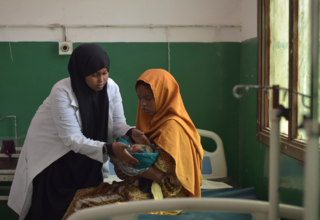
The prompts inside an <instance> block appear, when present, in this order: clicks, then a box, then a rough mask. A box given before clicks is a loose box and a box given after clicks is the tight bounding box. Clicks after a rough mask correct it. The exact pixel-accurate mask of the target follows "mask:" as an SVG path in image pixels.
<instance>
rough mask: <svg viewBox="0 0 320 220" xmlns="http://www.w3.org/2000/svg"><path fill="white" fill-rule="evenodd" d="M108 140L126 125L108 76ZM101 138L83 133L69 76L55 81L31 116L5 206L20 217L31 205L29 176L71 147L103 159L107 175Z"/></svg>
mask: <svg viewBox="0 0 320 220" xmlns="http://www.w3.org/2000/svg"><path fill="white" fill-rule="evenodd" d="M107 83H108V87H107V90H108V98H109V121H108V142H109V141H110V139H111V136H112V137H113V138H117V137H119V136H121V135H124V134H125V133H126V132H127V131H128V130H129V129H130V126H129V125H127V124H126V119H125V117H124V112H123V105H122V98H121V95H120V91H119V87H118V85H117V84H116V83H115V82H114V81H113V80H112V79H111V78H109V79H108V82H107ZM103 144H104V143H103V142H100V141H94V140H91V139H88V138H86V137H85V136H83V134H82V132H81V119H80V113H79V107H78V102H77V98H76V96H75V94H74V93H73V91H72V87H71V80H70V78H66V79H63V80H61V81H59V82H57V83H56V84H55V85H54V87H53V88H52V90H51V93H50V95H49V97H48V98H47V99H46V100H45V101H44V102H43V104H42V105H41V106H40V107H39V109H38V110H37V112H36V114H35V116H34V117H33V119H32V121H31V124H30V127H29V130H28V133H27V137H26V139H25V142H24V145H23V147H22V151H21V154H20V157H19V161H18V165H17V168H16V172H15V175H14V180H13V183H12V187H11V190H10V195H9V200H8V206H9V207H11V208H12V209H13V210H14V211H15V212H17V213H18V214H19V215H20V218H19V219H24V218H25V217H26V214H27V213H28V211H29V208H30V206H31V197H32V192H33V185H32V180H33V178H34V177H35V176H36V175H37V174H39V173H40V172H41V171H42V170H44V169H45V168H46V167H48V166H49V165H50V164H51V163H53V162H54V161H56V160H57V159H59V158H60V157H62V156H63V155H65V154H66V153H68V152H69V151H71V150H73V151H74V152H76V153H81V154H84V155H87V156H88V157H90V158H92V159H94V160H97V161H100V162H102V163H104V165H103V168H102V172H103V177H104V178H105V177H108V174H109V167H108V163H106V162H107V160H108V157H107V156H106V155H105V156H103V154H102V146H103Z"/></svg>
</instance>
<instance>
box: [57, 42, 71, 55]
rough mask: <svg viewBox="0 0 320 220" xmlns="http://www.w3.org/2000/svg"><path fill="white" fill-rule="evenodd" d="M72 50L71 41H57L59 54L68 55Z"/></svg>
mask: <svg viewBox="0 0 320 220" xmlns="http://www.w3.org/2000/svg"><path fill="white" fill-rule="evenodd" d="M72 51H73V44H72V42H66V41H64V42H59V55H70V54H72Z"/></svg>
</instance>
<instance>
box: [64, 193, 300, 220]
mask: <svg viewBox="0 0 320 220" xmlns="http://www.w3.org/2000/svg"><path fill="white" fill-rule="evenodd" d="M173 208H174V210H193V211H213V210H214V211H218V212H219V211H220V212H234V213H246V214H251V215H252V216H253V217H254V219H256V220H266V219H267V216H268V209H269V202H263V201H254V200H245V199H229V198H228V199H227V198H202V199H200V198H171V199H164V200H143V201H135V202H128V203H123V204H111V205H104V206H97V207H92V208H87V209H83V210H80V211H78V212H76V213H74V214H72V215H71V216H70V217H69V218H68V220H87V219H90V220H99V219H107V218H108V219H110V220H123V219H126V220H134V219H136V218H137V216H138V215H139V213H145V212H150V211H172V209H173ZM279 215H280V217H281V218H286V219H293V220H300V219H302V217H303V208H300V207H296V206H291V205H284V204H280V205H279Z"/></svg>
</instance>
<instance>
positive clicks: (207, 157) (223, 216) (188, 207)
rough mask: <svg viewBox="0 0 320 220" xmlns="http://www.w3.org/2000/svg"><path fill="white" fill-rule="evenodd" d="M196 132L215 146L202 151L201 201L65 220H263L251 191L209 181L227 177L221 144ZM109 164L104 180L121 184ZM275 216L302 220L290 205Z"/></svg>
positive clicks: (155, 203)
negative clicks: (214, 143)
mask: <svg viewBox="0 0 320 220" xmlns="http://www.w3.org/2000/svg"><path fill="white" fill-rule="evenodd" d="M197 130H198V133H199V134H200V136H201V137H206V138H211V139H212V140H214V141H215V142H216V145H217V148H216V150H215V151H214V152H207V151H204V158H203V170H202V174H203V185H202V186H201V195H202V198H170V199H164V200H143V201H134V202H127V203H123V204H111V205H103V206H98V207H92V208H87V209H83V210H80V211H78V212H76V213H74V214H72V215H71V216H70V217H69V218H68V220H87V219H90V220H98V219H100V220H101V219H111V220H120V219H126V220H127V219H128V220H130V219H139V220H142V219H143V220H151V219H152V220H153V219H157V220H166V219H169V220H170V219H172V220H182V219H183V220H185V219H186V220H189V219H190V220H191V219H219V220H234V219H237V220H253V219H255V220H266V219H267V213H268V207H269V204H268V202H263V201H257V200H256V197H255V192H254V188H247V189H233V188H232V187H231V186H229V185H228V184H226V183H224V182H218V181H212V180H217V179H218V180H219V179H224V178H226V177H227V166H226V160H225V155H224V148H223V143H222V140H221V139H220V137H219V136H218V135H217V134H215V133H214V132H211V131H207V130H202V129H197ZM110 165H111V166H110V171H111V172H110V177H109V178H107V179H105V181H106V182H109V183H112V181H121V180H120V179H118V178H117V177H116V175H115V173H114V170H113V166H112V164H110ZM172 210H183V211H182V212H181V213H180V214H179V215H175V216H169V215H150V214H142V213H147V212H156V211H172ZM213 210H214V211H213ZM200 211H201V212H200ZM279 214H280V216H281V217H284V218H288V219H302V214H303V209H302V208H299V207H294V206H290V205H280V206H279Z"/></svg>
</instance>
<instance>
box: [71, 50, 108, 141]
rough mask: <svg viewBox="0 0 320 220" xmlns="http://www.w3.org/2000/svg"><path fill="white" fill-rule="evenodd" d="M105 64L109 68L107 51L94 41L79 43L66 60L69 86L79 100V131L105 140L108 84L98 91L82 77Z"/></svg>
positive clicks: (87, 136)
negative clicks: (80, 125)
mask: <svg viewBox="0 0 320 220" xmlns="http://www.w3.org/2000/svg"><path fill="white" fill-rule="evenodd" d="M104 67H106V68H107V69H108V71H109V70H110V69H109V68H110V61H109V57H108V55H107V53H106V52H105V51H104V50H103V49H102V48H101V47H100V46H98V45H96V44H83V45H80V46H78V47H77V48H76V49H75V50H74V51H73V53H72V55H71V58H70V60H69V65H68V70H69V74H70V78H71V85H72V89H73V91H74V93H75V95H76V97H77V100H78V103H79V110H80V115H81V123H82V133H83V135H84V136H85V137H86V138H90V139H93V140H96V141H102V142H107V140H108V113H109V100H108V93H107V84H106V85H105V86H104V87H103V89H102V90H101V91H98V92H96V91H94V90H92V89H91V88H90V87H89V86H88V85H87V83H86V80H85V77H86V76H89V75H91V74H93V73H95V72H97V71H98V70H100V69H102V68H104Z"/></svg>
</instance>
